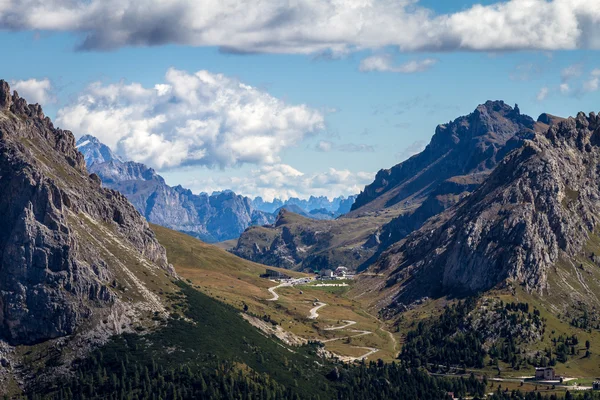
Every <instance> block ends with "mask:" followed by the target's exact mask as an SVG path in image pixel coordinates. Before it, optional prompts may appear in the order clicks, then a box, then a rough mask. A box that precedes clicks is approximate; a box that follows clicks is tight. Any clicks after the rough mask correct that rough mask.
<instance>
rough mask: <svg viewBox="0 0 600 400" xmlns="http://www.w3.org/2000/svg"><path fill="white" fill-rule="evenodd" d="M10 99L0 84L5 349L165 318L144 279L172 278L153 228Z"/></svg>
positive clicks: (63, 137) (22, 104)
mask: <svg viewBox="0 0 600 400" xmlns="http://www.w3.org/2000/svg"><path fill="white" fill-rule="evenodd" d="M9 93H10V87H9V86H8V84H6V82H4V81H0V98H1V99H2V100H1V101H2V104H3V106H2V108H1V109H0V193H2V196H1V197H0V215H2V219H1V221H0V339H2V340H5V341H7V342H9V343H11V344H31V343H37V342H40V341H44V340H48V339H52V338H58V337H63V336H66V335H72V334H74V333H77V332H78V329H79V328H81V327H82V326H83V325H86V326H87V327H88V328H90V329H96V328H98V329H101V330H103V331H105V332H113V333H114V332H119V331H120V330H121V329H122V328H121V327H122V326H128V325H129V323H132V322H133V321H134V320H136V319H137V318H139V317H140V316H141V315H142V313H144V312H148V311H150V312H153V311H157V312H164V308H163V306H162V304H161V302H160V300H159V299H158V298H157V296H156V295H154V294H153V293H152V292H151V291H150V290H148V289H147V288H146V286H145V284H144V279H145V278H144V275H143V274H142V270H145V271H146V272H147V273H148V274H149V275H153V276H155V277H159V276H163V278H164V274H165V273H167V274H174V272H173V271H172V269H171V268H170V267H169V265H168V263H167V259H166V252H165V250H164V248H163V247H162V246H161V245H160V244H159V243H158V242H157V240H156V238H155V236H154V233H153V232H152V231H151V230H150V228H149V226H148V224H147V222H146V221H145V220H144V219H143V218H142V217H141V216H140V215H139V213H137V211H135V209H134V208H133V206H132V205H131V204H129V203H128V202H127V200H126V199H125V197H124V196H122V195H121V194H120V193H118V192H115V191H112V190H108V189H103V188H102V187H101V186H100V185H99V180H98V179H97V177H94V176H89V175H88V171H87V169H86V166H85V160H84V157H83V155H82V154H81V153H80V152H79V151H77V148H76V145H75V138H74V136H73V134H72V133H71V132H69V131H64V130H61V129H56V128H54V126H53V125H52V122H51V121H50V119H49V118H47V117H45V116H44V114H43V112H42V109H41V107H40V106H39V105H28V104H27V102H26V101H25V100H24V99H22V98H20V97H19V96H18V94H17V93H16V92H15V93H13V94H12V96H8V95H7V94H9ZM138 274H139V275H138ZM155 279H158V278H155ZM161 279H162V278H161ZM117 280H118V287H121V288H128V294H127V296H124V295H123V292H122V291H119V290H117V288H116V287H115V283H114V282H117ZM134 299H135V300H134ZM103 320H104V321H110V323H107V324H105V325H103V323H102V321H103Z"/></svg>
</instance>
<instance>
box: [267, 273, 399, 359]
mask: <svg viewBox="0 0 600 400" xmlns="http://www.w3.org/2000/svg"><path fill="white" fill-rule="evenodd" d="M290 286H294V282H284V283H280V284H279V285H277V286H273V287H270V288H269V289H268V290H269V293H271V294H272V295H273V297H271V298H270V299H267V301H276V300H279V295H278V294H277V292H275V290H277V289H279V288H282V287H290ZM314 304H315V306H314V307H313V308H311V309H310V311H309V315H308V318H309V319H317V318H318V317H319V313H318V312H317V311H319V309H320V308H322V307H325V306H326V305H327V303H323V302H320V301H317V302H315V303H314ZM342 322H345V324H344V325H340V326H331V327H328V328H324V330H326V331H336V330H341V329H345V328H348V327H350V326H352V325H356V323H357V322H356V321H351V320H343V321H342ZM349 332H351V333H355V335H351V336H345V337H339V338H333V339H326V340H321V342H322V343H328V342H334V341H336V340H342V339H350V338H355V337H359V336H364V335H370V334H372V333H373V332H371V331H361V330H358V329H350V330H349ZM390 336H392V335H391V334H390ZM392 339H394V338H393V336H392ZM394 341H395V340H394ZM352 347H354V348H355V349H364V350H367V353H365V354H363V355H362V356H360V357H350V356H340V355H337V354H336V356H337V357H338V358H339V359H340V360H342V361H346V362H353V361H357V360H364V359H366V358H367V357H369V356H371V355H373V354H375V353H377V352H378V351H379V349H378V348H375V347H362V346H352Z"/></svg>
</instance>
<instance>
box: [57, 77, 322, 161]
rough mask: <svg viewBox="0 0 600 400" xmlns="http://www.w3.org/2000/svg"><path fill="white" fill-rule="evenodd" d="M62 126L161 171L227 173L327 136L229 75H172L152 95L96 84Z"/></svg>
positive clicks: (63, 114) (303, 115) (316, 122)
mask: <svg viewBox="0 0 600 400" xmlns="http://www.w3.org/2000/svg"><path fill="white" fill-rule="evenodd" d="M57 123H58V124H59V125H60V126H61V127H63V128H66V129H70V130H72V131H74V132H75V133H77V134H78V135H82V134H85V133H89V134H92V135H94V136H96V137H97V138H99V139H100V140H101V141H102V142H104V143H105V144H107V145H108V146H109V147H110V148H111V149H113V150H116V151H117V152H118V153H120V154H121V155H122V156H123V157H124V158H126V159H129V160H134V161H138V162H143V163H145V164H148V165H150V166H152V167H154V168H157V169H165V168H170V167H176V166H180V165H205V166H208V167H221V168H225V167H230V166H234V165H241V164H244V163H250V164H273V163H277V162H279V153H280V152H281V151H282V150H283V149H285V148H288V147H291V146H295V145H297V144H298V143H299V142H301V141H302V140H303V139H304V138H305V137H307V136H308V135H312V134H315V133H317V132H318V131H320V130H322V129H323V128H324V117H323V115H322V114H321V113H320V112H319V111H316V110H313V109H310V108H309V107H307V106H306V105H288V104H286V103H284V102H283V101H282V100H279V99H277V98H275V97H273V96H271V95H269V94H268V93H266V92H263V91H261V90H259V89H256V88H254V87H251V86H248V85H246V84H244V83H241V82H239V81H237V80H236V79H232V78H229V77H227V76H225V75H221V74H212V73H210V72H207V71H198V72H196V73H194V74H189V73H187V72H185V71H179V70H176V69H169V70H168V71H167V73H166V76H165V82H164V83H160V84H157V85H155V86H154V87H152V88H146V87H143V86H142V85H140V84H138V83H131V84H127V83H124V82H120V83H116V84H106V85H104V84H102V83H100V82H96V83H93V84H91V85H90V86H89V87H88V88H87V89H86V90H85V91H84V92H83V93H82V94H81V95H80V96H79V97H78V99H77V100H76V101H75V102H73V103H72V104H70V105H68V106H66V107H64V108H62V109H60V110H59V111H58V118H57Z"/></svg>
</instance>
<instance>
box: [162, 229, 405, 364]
mask: <svg viewBox="0 0 600 400" xmlns="http://www.w3.org/2000/svg"><path fill="white" fill-rule="evenodd" d="M153 229H154V230H155V232H156V234H157V238H158V240H159V242H160V243H161V244H163V245H164V246H165V247H166V249H167V256H168V257H169V260H170V261H171V262H172V263H173V265H174V267H175V270H176V271H177V273H178V275H179V276H180V277H181V278H182V279H184V280H186V281H187V282H188V283H190V284H191V285H192V286H193V287H194V288H196V289H198V290H199V291H201V292H203V293H205V294H207V295H209V296H211V297H213V298H215V299H217V300H220V301H224V302H226V303H228V304H230V305H231V306H233V307H235V308H236V309H238V310H239V311H240V312H245V313H247V314H248V315H251V316H255V317H257V318H259V319H262V320H264V321H266V322H268V323H270V324H272V325H277V326H279V327H281V329H282V330H283V331H285V332H287V333H290V334H292V335H294V336H297V337H298V338H299V340H298V341H321V342H323V343H324V344H325V349H326V350H329V351H331V352H332V353H334V354H335V355H337V356H339V357H340V359H343V360H346V361H351V360H354V359H359V358H366V357H368V356H376V357H377V358H381V359H384V360H387V361H392V360H394V359H395V358H396V353H397V351H398V349H396V344H395V341H394V340H393V339H392V338H393V336H392V334H391V333H389V332H388V331H387V330H386V329H385V325H384V324H383V323H381V322H380V321H379V320H378V319H377V318H375V317H373V316H372V315H370V314H368V313H367V312H366V311H365V310H364V309H362V307H361V305H360V303H358V302H356V301H353V300H351V299H349V298H348V297H347V296H346V294H347V293H348V291H349V289H350V288H351V286H352V284H353V283H352V281H344V283H346V284H347V285H348V286H319V285H318V283H317V282H314V281H309V282H307V283H304V282H306V281H307V279H306V278H310V279H313V278H312V277H311V276H310V275H307V274H302V273H298V272H293V271H287V270H284V271H283V272H285V273H286V274H289V275H291V276H292V277H294V280H295V281H297V282H298V283H299V284H295V283H296V282H294V280H293V281H292V282H293V283H289V282H288V283H286V282H284V283H281V284H279V283H277V282H274V281H271V280H269V279H265V278H260V277H259V276H260V275H261V274H263V273H264V272H265V266H264V265H260V264H256V263H253V262H250V261H246V260H243V259H240V258H238V257H236V256H234V255H232V254H230V253H228V252H226V251H224V250H222V249H219V248H217V247H215V246H212V245H207V244H204V243H202V242H201V241H199V240H197V239H195V238H192V237H190V236H188V235H185V234H182V233H179V232H175V231H171V230H169V229H166V228H162V227H159V226H154V225H153ZM269 268H271V267H269ZM323 282H328V283H329V282H333V283H337V282H340V281H323ZM348 321H351V322H352V324H350V323H349V322H348ZM332 328H335V329H332ZM365 349H368V350H365Z"/></svg>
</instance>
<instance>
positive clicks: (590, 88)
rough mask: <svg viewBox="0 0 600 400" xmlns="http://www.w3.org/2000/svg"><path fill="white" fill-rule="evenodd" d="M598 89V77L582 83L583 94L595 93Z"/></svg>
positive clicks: (599, 78)
mask: <svg viewBox="0 0 600 400" xmlns="http://www.w3.org/2000/svg"><path fill="white" fill-rule="evenodd" d="M599 87H600V77H598V76H593V75H592V76H591V77H590V78H589V79H588V80H586V81H585V82H583V91H584V92H597V91H598V88H599Z"/></svg>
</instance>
